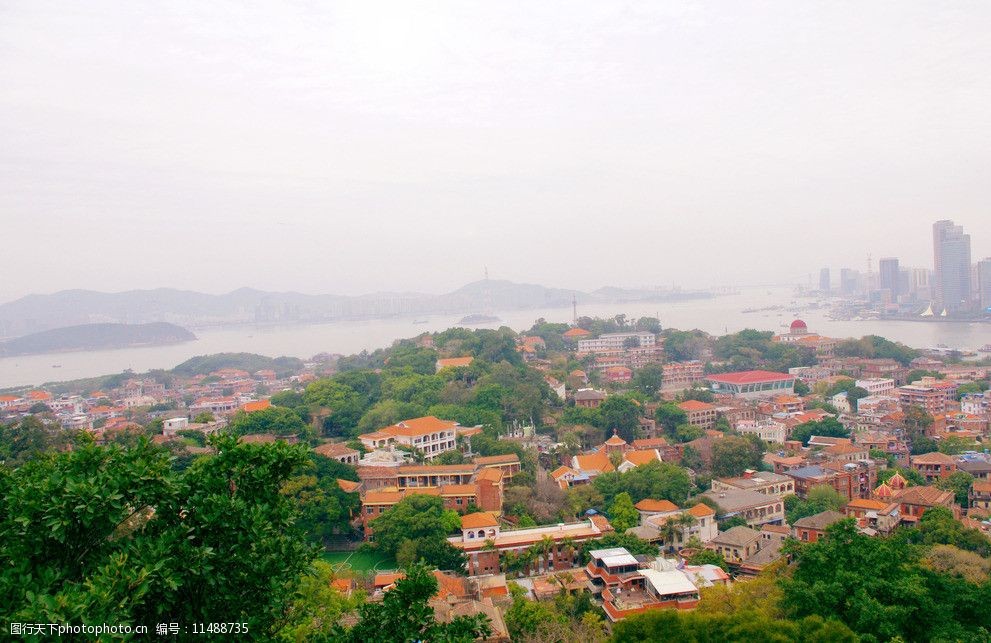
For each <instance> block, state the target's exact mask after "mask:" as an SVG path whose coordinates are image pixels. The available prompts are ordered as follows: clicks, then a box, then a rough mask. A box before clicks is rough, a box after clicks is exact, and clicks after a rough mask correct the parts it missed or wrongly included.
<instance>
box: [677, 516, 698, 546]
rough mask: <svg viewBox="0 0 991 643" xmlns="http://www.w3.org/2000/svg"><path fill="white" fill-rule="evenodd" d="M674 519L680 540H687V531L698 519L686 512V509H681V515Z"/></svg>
mask: <svg viewBox="0 0 991 643" xmlns="http://www.w3.org/2000/svg"><path fill="white" fill-rule="evenodd" d="M675 520H676V522H677V523H678V527H679V535H680V536H681V542H685V541H687V540H688V532H689V531H690V530H691V528H692V526H693V525H695V523H696V522H698V521H697V520H696V519H695V516H693V515H692V514H690V513H688V512H687V511H683V512H682V513H681V515H680V516H678V517H677V518H676V519H675Z"/></svg>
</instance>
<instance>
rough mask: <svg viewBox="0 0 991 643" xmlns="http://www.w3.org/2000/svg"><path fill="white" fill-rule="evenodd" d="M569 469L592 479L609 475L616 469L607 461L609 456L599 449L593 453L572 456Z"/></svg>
mask: <svg viewBox="0 0 991 643" xmlns="http://www.w3.org/2000/svg"><path fill="white" fill-rule="evenodd" d="M571 468H572V469H574V470H575V471H578V472H579V473H584V474H585V475H587V476H588V477H589V478H594V477H595V476H597V475H599V474H600V473H609V472H610V471H615V470H616V467H614V466H613V464H612V462H611V461H610V460H609V454H607V453H606V452H605V451H603V450H602V449H599V450H598V451H596V452H595V453H588V454H584V455H576V456H572V457H571Z"/></svg>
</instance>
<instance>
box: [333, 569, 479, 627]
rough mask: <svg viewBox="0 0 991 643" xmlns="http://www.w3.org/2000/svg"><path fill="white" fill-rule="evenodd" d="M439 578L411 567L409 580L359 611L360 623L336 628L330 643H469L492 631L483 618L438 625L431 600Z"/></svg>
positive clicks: (435, 591)
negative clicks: (422, 642) (371, 642)
mask: <svg viewBox="0 0 991 643" xmlns="http://www.w3.org/2000/svg"><path fill="white" fill-rule="evenodd" d="M437 588H438V584H437V579H436V578H434V576H433V575H432V574H431V573H430V572H429V571H428V569H427V568H426V567H425V566H423V565H411V566H409V567H408V568H407V569H406V577H405V578H403V579H401V580H399V581H397V582H396V586H395V587H394V588H392V589H390V590H389V591H388V592H386V593H385V596H384V597H383V599H382V601H381V602H378V603H366V604H364V605H363V606H361V607H360V608H359V610H358V615H359V617H360V621H359V622H358V624H356V625H355V626H354V627H352V628H350V629H346V628H344V627H343V626H341V625H337V626H335V628H334V630H333V632H332V634H331V636H330V637H329V639H327V640H330V641H336V642H339V643H352V642H353V643H366V642H367V641H381V642H382V643H390V642H393V641H394V642H396V643H407V642H408V641H438V642H441V641H449V642H452V643H453V642H455V641H457V642H466V643H467V642H470V641H474V640H475V639H476V638H478V637H484V636H487V635H488V634H489V633H490V632H491V629H492V628H491V627H490V626H489V622H488V618H487V617H485V616H483V615H475V616H459V617H456V618H454V619H453V620H452V621H451V622H450V623H438V622H437V621H436V619H435V618H434V611H433V608H431V607H430V605H429V603H428V601H429V600H430V599H431V598H432V597H433V596H434V594H436V593H437Z"/></svg>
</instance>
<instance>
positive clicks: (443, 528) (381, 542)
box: [370, 494, 461, 556]
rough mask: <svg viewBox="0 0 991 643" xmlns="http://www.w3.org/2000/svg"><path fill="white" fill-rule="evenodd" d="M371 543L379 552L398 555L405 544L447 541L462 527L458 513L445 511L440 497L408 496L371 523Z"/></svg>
mask: <svg viewBox="0 0 991 643" xmlns="http://www.w3.org/2000/svg"><path fill="white" fill-rule="evenodd" d="M370 526H371V528H372V530H373V531H372V541H373V542H374V543H375V544H376V546H377V547H378V549H379V550H380V551H382V552H383V553H385V554H387V555H389V556H395V555H396V554H397V553H398V552H399V547H400V546H401V545H402V544H403V541H406V540H412V541H420V540H422V541H427V540H444V539H446V538H447V535H448V534H450V533H452V532H453V531H455V530H457V529H458V528H459V527H460V526H461V518H460V517H459V516H458V513H457V512H456V511H452V510H450V509H444V501H443V500H442V499H441V498H440V497H438V496H425V495H420V494H414V495H410V496H406V497H405V498H403V499H402V500H400V501H399V502H398V503H396V505H395V506H393V507H392V508H390V509H388V510H386V511H385V513H383V514H382V515H381V516H379V517H378V518H375V519H374V520H372V522H371V524H370Z"/></svg>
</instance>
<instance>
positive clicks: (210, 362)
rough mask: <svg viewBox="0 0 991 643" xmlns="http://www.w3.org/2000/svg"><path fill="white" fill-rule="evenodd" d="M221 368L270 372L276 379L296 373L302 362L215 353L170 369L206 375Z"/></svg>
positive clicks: (259, 356)
mask: <svg viewBox="0 0 991 643" xmlns="http://www.w3.org/2000/svg"><path fill="white" fill-rule="evenodd" d="M222 368H235V369H238V370H241V371H247V372H248V373H257V372H258V371H262V370H272V371H275V374H276V375H277V376H278V377H284V376H286V375H290V374H292V373H298V372H299V371H300V370H301V369H302V368H303V360H301V359H299V358H296V357H265V356H264V355H256V354H254V353H215V354H213V355H198V356H196V357H191V358H189V359H187V360H186V361H185V362H183V363H182V364H179V365H178V366H176V367H175V368H173V369H172V372H173V373H175V374H176V375H206V374H208V373H212V372H214V371H218V370H220V369H222Z"/></svg>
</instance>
